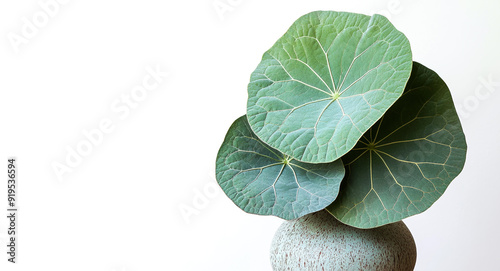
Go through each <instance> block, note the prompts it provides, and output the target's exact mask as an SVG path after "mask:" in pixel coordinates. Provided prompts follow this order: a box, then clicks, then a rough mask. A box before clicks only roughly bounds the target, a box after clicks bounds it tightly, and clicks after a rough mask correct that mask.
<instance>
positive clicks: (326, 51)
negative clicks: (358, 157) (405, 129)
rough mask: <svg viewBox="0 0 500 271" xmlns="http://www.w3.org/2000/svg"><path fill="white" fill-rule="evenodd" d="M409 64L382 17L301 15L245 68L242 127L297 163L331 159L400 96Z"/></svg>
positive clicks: (398, 36) (403, 44) (402, 43)
mask: <svg viewBox="0 0 500 271" xmlns="http://www.w3.org/2000/svg"><path fill="white" fill-rule="evenodd" d="M411 67H412V57H411V50H410V44H409V42H408V40H407V39H406V37H405V36H404V35H403V34H402V33H401V32H399V31H398V30H396V29H395V28H394V26H393V25H392V24H391V23H390V22H389V21H388V20H387V19H386V18H385V17H383V16H381V15H374V16H372V17H369V16H366V15H361V14H353V13H345V12H333V11H318V12H312V13H309V14H307V15H305V16H303V17H301V18H299V19H298V20H297V21H296V22H295V23H294V24H293V25H292V26H291V27H290V29H289V30H288V31H287V32H286V33H285V35H284V36H283V37H281V38H280V39H279V40H278V41H277V42H276V44H274V46H273V47H272V48H271V49H270V50H269V51H267V52H266V53H265V54H264V56H263V58H262V61H261V63H260V64H259V65H258V67H257V68H256V70H255V71H254V72H253V74H252V76H251V80H250V83H249V85H248V96H249V97H248V104H247V115H248V120H249V123H250V126H251V127H252V130H253V131H254V132H255V133H256V134H257V136H258V137H259V138H260V139H261V140H263V141H264V142H266V143H267V144H269V145H271V146H272V147H273V148H276V149H278V150H279V151H281V152H283V153H285V154H287V155H289V156H291V157H294V158H296V159H297V160H300V161H303V162H310V163H324V162H331V161H334V160H336V159H338V158H339V157H341V156H342V155H344V154H345V153H347V152H348V151H349V150H350V149H352V148H353V147H354V145H355V144H356V142H357V141H358V140H359V138H360V137H361V136H362V135H363V133H365V132H366V131H367V130H368V129H369V128H370V127H371V126H372V125H373V124H374V123H375V122H376V121H377V120H378V119H380V117H381V116H382V115H383V114H384V112H385V111H386V110H387V109H388V108H389V107H390V106H391V105H392V104H393V103H394V102H395V101H396V100H397V99H398V98H399V97H400V96H401V94H402V93H403V90H404V87H405V85H406V82H407V81H408V78H409V77H410V73H411Z"/></svg>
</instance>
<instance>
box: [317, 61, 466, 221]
mask: <svg viewBox="0 0 500 271" xmlns="http://www.w3.org/2000/svg"><path fill="white" fill-rule="evenodd" d="M466 149H467V145H466V142H465V136H464V134H463V131H462V127H461V125H460V120H459V119H458V116H457V113H456V111H455V107H454V105H453V100H452V97H451V94H450V91H449V89H448V87H447V86H446V84H445V83H444V82H443V80H442V79H441V78H440V77H439V76H438V75H437V74H436V73H435V72H434V71H432V70H430V69H428V68H426V67H425V66H423V65H421V64H418V63H416V62H415V63H414V66H413V71H412V75H411V78H410V80H409V81H408V85H407V87H406V90H405V92H404V94H403V95H402V97H401V98H400V99H399V100H398V101H397V102H396V103H395V104H394V105H393V106H392V107H391V108H390V109H389V110H388V111H387V113H386V114H385V115H384V116H383V117H382V119H380V120H379V121H378V122H377V123H376V124H375V125H374V126H373V127H372V128H371V129H370V130H369V131H367V132H366V133H365V134H364V135H363V137H362V138H361V139H360V141H359V142H358V144H357V145H356V146H355V147H354V149H352V150H351V151H350V152H349V153H348V154H346V155H345V156H343V157H342V160H343V162H344V164H345V165H346V177H345V179H344V180H343V182H342V186H341V192H340V194H339V196H338V198H337V200H335V202H334V203H333V204H332V205H330V206H329V207H328V208H327V210H328V211H329V212H330V213H331V214H333V215H334V216H335V217H336V218H337V219H339V220H340V221H342V222H343V223H345V224H348V225H351V226H354V227H358V228H373V227H378V226H382V225H384V224H388V223H392V222H396V221H399V220H401V219H404V218H406V217H409V216H412V215H415V214H418V213H421V212H423V211H425V210H426V209H427V208H429V207H430V206H431V205H432V204H433V203H434V202H435V201H436V200H437V199H438V198H439V197H440V196H441V195H442V194H443V192H444V191H445V190H446V188H447V187H448V185H449V184H450V182H451V181H452V180H453V179H454V178H455V177H456V176H457V175H458V174H459V173H460V171H461V170H462V168H463V166H464V163H465V156H466Z"/></svg>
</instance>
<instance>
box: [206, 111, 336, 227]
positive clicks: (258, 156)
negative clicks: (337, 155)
mask: <svg viewBox="0 0 500 271" xmlns="http://www.w3.org/2000/svg"><path fill="white" fill-rule="evenodd" d="M216 176H217V181H218V183H219V185H220V186H221V187H222V189H223V190H224V192H225V193H226V195H227V196H228V197H229V198H230V199H231V200H232V201H233V202H234V203H235V204H236V205H238V207H240V208H241V209H242V210H244V211H245V212H248V213H254V214H260V215H275V216H279V217H281V218H284V219H295V218H298V217H301V216H303V215H306V214H309V213H312V212H316V211H319V210H321V209H324V208H325V207H326V206H328V205H330V204H331V203H332V202H333V201H334V200H335V198H336V197H337V195H338V192H339V187H340V182H341V181H342V178H343V177H344V166H343V164H342V162H341V161H340V160H338V161H335V162H333V163H329V164H306V163H302V162H299V161H296V160H294V159H292V158H290V157H289V156H287V155H284V154H282V153H280V152H279V151H277V150H274V149H272V148H271V147H269V146H267V145H266V144H264V143H263V142H262V141H261V140H259V139H258V138H257V137H256V136H255V134H254V133H253V132H252V130H251V129H250V126H249V125H248V121H247V118H246V116H243V117H241V118H239V119H238V120H236V121H235V122H234V123H233V125H232V126H231V128H230V129H229V131H228V133H227V135H226V138H225V140H224V143H222V146H221V148H220V150H219V153H218V154H217V163H216Z"/></svg>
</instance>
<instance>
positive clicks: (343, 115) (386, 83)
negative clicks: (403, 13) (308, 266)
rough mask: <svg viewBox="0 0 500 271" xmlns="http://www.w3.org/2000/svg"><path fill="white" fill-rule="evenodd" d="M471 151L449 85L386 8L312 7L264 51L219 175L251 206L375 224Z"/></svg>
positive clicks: (405, 212) (289, 215)
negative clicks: (419, 57)
mask: <svg viewBox="0 0 500 271" xmlns="http://www.w3.org/2000/svg"><path fill="white" fill-rule="evenodd" d="M466 149H467V146H466V142H465V136H464V134H463V131H462V127H461V125H460V121H459V119H458V116H457V113H456V111H455V107H454V105H453V100H452V97H451V94H450V91H449V89H448V87H447V86H446V84H445V83H444V82H443V80H442V79H441V78H440V77H439V76H438V75H437V74H436V73H435V72H434V71H432V70H430V69H428V68H426V67H425V66H423V65H421V64H419V63H417V62H413V61H412V55H411V49H410V43H409V42H408V40H407V38H406V37H405V36H404V34H403V33H401V32H399V31H398V30H396V28H395V27H394V26H393V25H392V24H391V23H390V22H389V21H388V20H387V19H386V18H385V17H383V16H381V15H374V16H371V17H370V16H366V15H361V14H353V13H345V12H332V11H317V12H312V13H309V14H306V15H304V16H302V17H301V18H299V19H298V20H297V21H296V22H295V23H294V24H293V25H292V26H291V27H290V29H289V30H288V31H287V32H286V33H285V35H284V36H282V37H281V38H280V39H279V40H278V41H277V42H276V43H275V44H274V45H273V46H272V47H271V49H269V50H268V51H267V52H266V53H264V56H263V58H262V61H261V62H260V64H259V65H258V67H257V68H256V70H255V71H254V72H253V73H252V75H251V79H250V83H249V85H248V103H247V115H246V116H243V117H241V118H239V119H238V120H236V121H235V122H234V123H233V125H232V126H231V128H230V129H229V131H228V133H227V135H226V138H225V140H224V142H223V143H222V146H221V148H220V150H219V153H218V155H217V162H216V177H217V181H218V183H219V185H220V186H221V188H222V189H223V190H224V192H225V193H226V195H227V196H228V197H229V198H230V199H231V200H232V201H233V202H234V203H235V204H236V205H237V206H239V207H240V208H241V209H243V210H244V211H246V212H249V213H254V214H260V215H275V216H278V217H281V218H284V219H287V220H289V219H296V218H299V217H301V216H303V215H306V214H309V213H312V212H316V211H319V210H322V209H326V210H327V211H328V212H329V213H330V214H332V215H333V216H335V217H336V218H337V219H338V220H340V221H341V222H343V223H345V224H348V225H350V226H353V227H357V228H374V227H378V226H382V225H385V224H388V223H392V222H396V221H399V220H402V219H404V218H406V217H409V216H412V215H415V214H418V213H421V212H423V211H425V210H426V209H427V208H429V207H430V206H431V205H432V204H433V203H434V202H435V201H436V200H437V199H438V198H439V197H440V196H441V195H442V193H443V192H444V191H445V190H446V188H447V187H448V185H449V184H450V182H451V181H452V180H453V179H454V178H455V177H456V176H457V175H458V174H459V173H460V171H461V170H462V168H463V166H464V163H465V156H466Z"/></svg>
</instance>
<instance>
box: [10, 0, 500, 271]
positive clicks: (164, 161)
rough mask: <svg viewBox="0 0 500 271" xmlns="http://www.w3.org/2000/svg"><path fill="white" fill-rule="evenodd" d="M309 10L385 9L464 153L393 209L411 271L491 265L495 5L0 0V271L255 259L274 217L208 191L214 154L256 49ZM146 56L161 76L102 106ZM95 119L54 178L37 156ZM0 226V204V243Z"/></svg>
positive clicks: (122, 270)
mask: <svg viewBox="0 0 500 271" xmlns="http://www.w3.org/2000/svg"><path fill="white" fill-rule="evenodd" d="M41 2H42V3H46V2H48V0H42V1H41ZM61 2H62V1H61ZM416 2H418V3H416ZM214 3H219V4H220V3H222V5H226V7H227V5H230V6H231V9H230V10H226V11H224V12H223V11H221V10H217V9H216V8H215V7H214ZM314 10H336V11H350V12H358V13H364V14H373V13H375V12H380V13H382V14H384V15H386V16H388V17H389V18H390V20H391V22H392V23H393V24H394V25H395V26H396V27H397V28H398V29H399V30H401V31H402V32H403V33H405V34H406V35H407V37H408V39H409V40H410V43H411V46H412V51H413V57H414V60H415V61H419V62H421V63H423V64H424V65H426V66H428V67H429V68H431V69H433V70H435V71H436V72H438V73H439V74H440V76H441V77H442V78H443V79H444V80H445V82H447V84H448V86H449V87H450V89H451V91H452V95H453V98H454V100H455V104H456V105H457V107H460V108H461V109H460V110H459V115H460V116H461V120H462V124H463V128H464V131H465V134H466V136H467V142H468V148H469V149H468V155H467V162H466V166H465V168H464V170H463V172H462V174H461V175H460V176H459V177H458V178H456V179H455V180H454V181H453V182H452V184H451V185H450V187H449V189H448V190H447V191H446V193H445V194H444V195H443V196H442V197H441V198H440V199H439V200H438V201H437V202H436V203H435V204H434V205H433V206H432V207H431V208H430V209H429V210H428V211H426V212H425V213H423V214H420V215H417V216H414V217H411V218H408V219H406V220H405V222H406V224H407V225H408V227H409V228H410V230H411V231H412V233H413V236H414V238H415V241H416V243H417V247H418V260H417V266H416V270H425V271H428V270H498V268H499V267H498V255H499V254H500V249H499V244H500V234H499V233H498V232H499V231H498V227H499V223H500V218H499V217H500V215H499V208H498V207H499V205H500V204H499V202H500V201H499V191H500V182H499V177H498V168H499V165H500V163H499V162H500V159H499V158H498V157H499V155H498V153H500V144H498V140H499V138H500V128H499V127H500V125H499V124H498V119H499V112H500V110H499V106H498V104H499V102H500V91H499V90H500V69H499V68H500V67H499V66H500V65H499V63H500V53H499V48H500V38H499V30H498V29H499V26H500V16H499V15H500V14H499V10H500V3H499V2H498V1H488V0H482V1H431V0H428V1H410V0H399V1H398V0H379V1H372V0H370V1H368V0H367V1H331V0H329V1H290V0H280V1H249V0H239V1H237V0H232V1H230V0H220V1H219V0H217V1H215V0H205V1H153V0H141V1H123V0H122V1H118V0H116V1H96V0H86V1H81V0H80V1H79V0H69V1H67V3H66V4H64V5H63V4H60V5H59V10H57V11H54V10H53V14H52V16H49V17H48V20H47V21H45V22H44V21H43V14H41V12H42V13H43V12H44V9H43V8H42V7H41V6H40V4H39V3H38V1H2V2H1V3H0V91H1V96H0V120H1V122H0V124H1V128H0V129H1V134H0V158H1V159H4V162H1V163H0V166H1V167H2V169H0V170H1V172H5V171H4V170H5V167H6V161H5V160H6V158H7V157H8V156H16V157H17V158H18V165H19V168H20V173H19V181H20V188H19V198H18V200H19V203H18V204H19V209H20V212H19V216H20V217H19V221H18V222H19V225H18V227H19V231H18V233H19V243H18V249H19V251H18V252H19V254H18V257H19V258H18V261H19V264H17V265H13V264H8V263H7V261H6V255H5V256H0V270H5V269H7V270H51V271H57V270H77V271H78V270H94V271H112V270H115V271H132V270H270V269H271V268H270V264H269V245H270V242H271V240H272V237H273V234H274V232H275V230H276V229H277V227H278V226H279V225H280V224H281V222H282V220H280V219H278V218H274V217H261V216H255V215H248V214H246V213H244V212H243V211H241V210H239V209H238V208H237V207H236V206H235V205H234V204H233V203H232V202H231V201H230V200H229V199H228V198H227V197H226V196H225V195H224V194H223V193H222V192H221V190H219V189H214V187H216V186H215V185H216V182H215V180H214V179H213V171H214V163H215V155H216V153H217V150H218V148H219V146H220V144H221V142H222V140H223V138H224V135H225V133H226V131H227V129H228V127H229V125H230V124H231V123H232V122H233V120H235V119H236V118H237V117H239V116H241V115H243V114H245V106H246V98H247V94H246V85H247V83H248V81H249V76H250V73H251V72H252V71H253V69H254V68H255V67H256V66H257V64H258V63H259V61H260V58H261V56H262V54H263V53H264V51H266V50H267V49H268V48H269V47H271V45H272V44H273V43H274V42H275V41H276V40H277V39H278V38H279V37H280V36H281V35H282V34H283V33H284V32H285V31H286V30H287V29H288V27H289V26H290V25H291V24H292V23H293V21H295V20H296V19H297V18H299V17H300V16H301V15H303V14H305V13H308V12H310V11H314ZM34 16H35V18H33V17H34ZM37 16H42V17H37ZM23 18H26V20H27V21H28V22H33V21H36V20H38V21H36V23H37V24H38V25H39V27H37V31H36V32H35V33H31V35H27V36H26V35H25V36H23V33H22V31H23V28H25V27H26V24H27V23H26V20H24V19H23ZM25 34H26V33H25ZM28 34H29V33H28ZM13 37H17V38H18V39H17V42H20V41H19V38H20V37H21V38H22V39H21V40H22V42H21V43H19V44H17V45H16V43H15V42H14V43H13V42H12V38H13ZM157 65H159V67H160V69H161V70H162V71H168V72H169V75H168V77H165V78H163V79H164V80H163V82H161V84H159V85H158V86H157V88H156V89H154V90H151V91H148V92H146V94H145V95H144V96H143V97H142V99H143V100H142V101H139V102H137V103H135V104H134V106H135V108H133V109H130V112H129V115H127V116H125V115H124V114H125V113H123V112H121V113H120V112H117V111H116V110H113V108H112V107H113V106H118V105H119V106H124V103H123V102H122V100H121V99H122V95H129V94H130V93H131V91H133V90H134V89H135V87H137V86H140V85H141V84H142V81H143V79H144V78H145V76H147V74H148V73H147V72H146V68H147V67H153V68H156V67H157ZM488 80H489V81H490V83H489V85H490V90H491V92H489V91H488V89H487V88H486V87H484V85H485V82H487V81H488ZM151 82H152V81H151ZM486 85H488V83H486ZM122 109H123V108H122ZM106 119H108V120H109V121H110V122H112V127H113V129H112V131H110V132H109V133H105V134H104V135H103V138H102V142H100V143H99V142H98V144H95V145H92V149H91V150H89V151H88V155H87V156H84V157H83V158H82V159H81V161H79V162H80V163H79V164H78V165H76V166H74V167H69V169H70V170H71V172H64V174H63V175H62V177H61V178H58V176H57V174H56V173H55V171H54V169H53V165H54V164H57V163H60V164H65V163H66V161H65V160H66V156H67V155H68V149H73V150H74V149H76V148H77V147H78V146H80V145H81V144H86V143H82V142H85V140H86V139H85V135H84V132H83V131H84V130H85V131H91V130H95V129H97V128H99V123H100V122H101V121H102V120H106ZM79 144H80V145H79ZM0 179H2V180H5V179H6V176H5V177H1V178H0ZM2 183H4V182H2ZM0 187H2V188H1V189H0V191H3V192H1V193H0V202H6V195H5V194H6V192H5V185H4V184H2V185H1V186H0ZM0 206H4V205H2V204H0ZM181 210H190V211H191V213H189V214H188V215H184V216H183V215H182V212H181ZM2 213H3V212H2ZM6 228H7V221H6V218H5V216H4V215H2V216H1V218H0V239H1V240H0V241H2V244H1V245H2V247H3V248H0V252H1V251H4V250H5V249H4V248H5V244H4V242H5V241H6V239H5V237H6ZM0 255H4V252H2V253H0Z"/></svg>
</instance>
